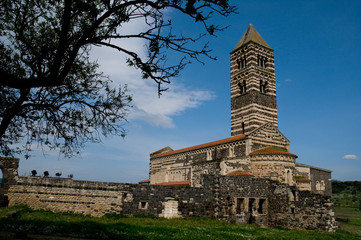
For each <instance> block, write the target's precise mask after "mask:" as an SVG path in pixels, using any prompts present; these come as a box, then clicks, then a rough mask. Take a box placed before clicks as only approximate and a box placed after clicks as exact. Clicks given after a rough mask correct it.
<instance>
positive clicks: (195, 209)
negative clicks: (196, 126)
mask: <svg viewBox="0 0 361 240" xmlns="http://www.w3.org/2000/svg"><path fill="white" fill-rule="evenodd" d="M200 177H201V178H202V187H191V186H160V185H141V184H127V183H111V182H92V181H77V180H71V179H65V178H44V177H17V182H16V183H15V184H14V185H11V186H10V188H9V189H8V193H7V195H6V196H7V197H8V199H9V205H10V206H13V205H24V204H25V205H28V206H29V207H31V208H33V209H45V210H51V211H53V212H75V213H82V214H89V215H92V216H102V215H104V214H107V213H111V214H127V215H134V214H144V215H155V216H159V217H167V218H172V217H191V216H208V217H217V218H219V219H222V220H225V221H231V222H236V223H255V224H257V225H261V226H277V225H280V226H285V227H289V228H300V229H314V230H325V231H333V230H335V226H336V225H335V224H336V223H335V218H334V213H333V205H332V200H331V198H330V197H328V196H323V195H320V194H312V193H310V192H308V191H299V190H297V189H296V188H295V187H290V186H289V185H286V184H278V183H276V182H274V181H271V180H267V179H262V178H255V177H250V176H221V175H219V174H218V175H216V176H214V175H209V174H208V175H207V174H206V175H204V174H202V175H201V176H200Z"/></svg>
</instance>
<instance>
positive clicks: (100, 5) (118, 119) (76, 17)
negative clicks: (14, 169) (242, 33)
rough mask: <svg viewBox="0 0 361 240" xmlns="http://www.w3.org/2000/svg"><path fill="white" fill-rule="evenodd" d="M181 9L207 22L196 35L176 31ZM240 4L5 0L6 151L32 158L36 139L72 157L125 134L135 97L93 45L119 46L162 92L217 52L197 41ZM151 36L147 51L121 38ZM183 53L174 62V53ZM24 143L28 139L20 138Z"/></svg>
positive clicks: (1, 35) (0, 55) (1, 39)
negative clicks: (133, 28) (96, 56)
mask: <svg viewBox="0 0 361 240" xmlns="http://www.w3.org/2000/svg"><path fill="white" fill-rule="evenodd" d="M169 10H175V11H178V12H180V13H182V14H183V15H185V16H188V17H190V18H191V19H194V21H195V22H198V23H200V24H202V25H203V26H204V29H205V32H204V33H203V34H200V35H199V36H197V37H195V38H192V37H188V36H183V35H179V34H174V33H173V28H172V21H171V19H169V18H167V14H166V13H167V11H168V12H169ZM235 11H236V9H235V8H234V7H233V6H230V5H229V4H228V0H197V1H196V0H134V1H132V0H112V1H110V0H93V1H87V0H19V1H13V0H2V1H1V3H0V76H1V78H0V101H1V102H0V103H1V109H0V151H1V153H0V154H3V155H5V156H11V155H13V154H14V153H20V152H24V153H25V156H26V157H27V156H28V151H30V149H31V146H32V144H33V143H34V142H37V143H39V144H40V145H41V146H48V147H49V148H50V149H55V148H58V149H60V152H61V153H62V154H64V155H65V156H68V157H70V156H72V155H74V154H77V153H78V152H79V150H80V149H81V148H82V147H83V146H84V143H86V142H99V141H101V136H108V135H121V136H124V134H125V132H124V129H123V127H122V124H123V121H124V120H125V117H126V113H127V111H128V109H129V106H130V101H131V97H130V96H129V95H128V93H127V90H126V86H122V87H121V86H114V84H113V83H112V82H111V81H110V79H109V78H107V77H106V76H105V75H104V74H103V73H101V72H100V71H99V69H98V67H99V66H98V64H97V63H96V62H92V61H91V60H90V59H89V53H90V50H91V47H92V46H102V47H109V48H112V49H115V50H117V51H119V52H122V53H124V54H126V55H127V56H128V58H127V61H126V62H127V64H128V65H129V66H132V67H135V68H137V69H139V71H141V73H142V77H143V78H144V79H152V80H153V81H155V83H156V84H158V94H159V95H160V94H161V93H162V92H163V91H165V90H166V88H163V87H162V84H166V83H170V79H171V78H173V77H175V76H177V75H178V74H179V71H180V70H182V69H183V68H184V67H185V65H186V64H188V63H189V62H190V59H195V60H197V61H201V59H200V56H206V57H210V58H213V57H212V56H210V55H209V52H210V50H209V49H208V46H207V44H206V45H205V46H204V47H203V48H201V49H194V48H192V47H191V46H190V45H189V44H190V43H192V42H195V41H197V40H199V39H200V38H202V37H203V36H205V35H206V34H209V35H214V34H215V33H216V32H217V31H221V30H223V28H222V27H220V26H215V25H212V24H209V20H210V18H211V16H212V15H213V14H214V13H217V14H220V15H223V16H228V15H229V14H231V13H234V12H235ZM135 19H143V20H144V24H145V25H146V27H147V29H146V30H145V31H142V32H139V33H136V34H134V33H126V32H124V31H122V27H123V26H125V25H126V24H129V23H131V22H132V21H133V20H135ZM133 38H134V39H143V40H144V41H145V43H146V46H147V55H146V56H142V55H141V54H140V53H137V52H134V51H131V50H129V49H126V48H124V47H123V46H122V45H121V44H118V43H117V41H118V40H122V39H133ZM169 52H176V53H180V58H179V61H178V62H176V63H175V64H170V65H168V62H167V53H169ZM20 143H24V144H22V145H21V144H20Z"/></svg>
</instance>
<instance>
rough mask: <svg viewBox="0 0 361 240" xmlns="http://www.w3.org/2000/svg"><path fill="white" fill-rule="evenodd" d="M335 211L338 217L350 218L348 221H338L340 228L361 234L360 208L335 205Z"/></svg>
mask: <svg viewBox="0 0 361 240" xmlns="http://www.w3.org/2000/svg"><path fill="white" fill-rule="evenodd" d="M335 212H336V216H337V217H341V218H342V219H347V220H348V222H343V221H338V223H339V225H340V229H342V230H344V231H348V232H351V233H355V234H358V235H360V236H361V211H360V210H359V209H357V208H350V207H335ZM360 238H361V237H360Z"/></svg>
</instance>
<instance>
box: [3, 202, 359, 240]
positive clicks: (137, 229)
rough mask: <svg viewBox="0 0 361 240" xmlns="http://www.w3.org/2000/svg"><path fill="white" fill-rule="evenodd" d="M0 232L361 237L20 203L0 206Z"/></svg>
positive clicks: (130, 236)
mask: <svg viewBox="0 0 361 240" xmlns="http://www.w3.org/2000/svg"><path fill="white" fill-rule="evenodd" d="M0 232H11V233H16V234H18V235H22V236H26V235H28V234H36V235H46V236H62V237H68V238H69V237H71V238H88V239H157V240H162V239H167V240H170V239H207V240H210V239H227V240H228V239H300V240H301V239H302V240H304V239H305V240H307V239H310V240H311V239H312V240H314V239H348V240H352V239H361V237H360V236H358V235H356V234H352V233H349V232H346V231H342V230H341V231H337V232H336V233H326V232H316V231H301V230H289V229H285V228H281V227H279V228H260V227H256V226H254V225H236V224H231V223H225V222H221V221H219V220H217V219H213V218H199V217H197V218H196V217H195V218H181V219H163V218H156V217H144V216H138V217H126V216H122V215H107V216H104V217H101V218H94V217H90V216H84V215H80V214H73V213H52V212H49V211H44V210H36V211H35V210H31V209H29V208H27V207H21V206H20V207H10V208H0ZM0 237H1V235H0ZM9 239H11V238H9Z"/></svg>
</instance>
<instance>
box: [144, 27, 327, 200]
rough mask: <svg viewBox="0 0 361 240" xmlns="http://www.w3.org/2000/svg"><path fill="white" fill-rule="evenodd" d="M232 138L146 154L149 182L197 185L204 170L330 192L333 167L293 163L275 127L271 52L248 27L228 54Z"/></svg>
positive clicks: (252, 29) (284, 140) (275, 96)
mask: <svg viewBox="0 0 361 240" xmlns="http://www.w3.org/2000/svg"><path fill="white" fill-rule="evenodd" d="M230 70H231V74H230V76H231V79H230V86H231V87H230V90H231V137H229V138H226V139H221V140H217V141H214V142H209V143H204V144H200V145H197V146H191V147H188V148H184V149H179V150H173V149H172V148H170V147H165V148H163V149H160V150H158V151H155V152H153V153H151V154H150V174H149V176H150V179H149V183H150V184H156V185H190V186H191V187H201V186H202V185H203V182H202V181H203V177H202V176H203V175H206V174H208V175H215V176H231V175H240V176H250V177H256V178H264V179H270V180H273V181H276V182H279V183H283V184H287V185H289V186H295V187H296V188H297V189H298V190H302V191H303V190H306V191H311V192H313V193H318V194H322V195H328V196H330V195H331V194H332V189H331V171H329V170H326V169H322V168H318V167H313V166H309V165H305V164H301V163H298V162H296V159H297V155H295V154H293V153H290V152H289V145H290V141H289V140H288V139H287V137H286V136H285V135H284V134H283V133H282V132H281V131H280V130H279V129H278V118H277V101H276V100H277V99H276V98H277V94H276V77H275V65H274V51H273V50H272V49H271V47H270V46H269V45H268V44H267V42H266V41H265V40H264V39H263V38H262V37H261V35H260V34H259V33H258V32H257V30H256V29H255V28H254V26H253V25H252V24H251V25H249V26H248V28H247V30H246V32H245V33H244V34H243V36H242V37H241V39H240V40H239V42H238V43H237V44H236V46H235V48H234V49H233V50H232V52H231V53H230Z"/></svg>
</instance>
